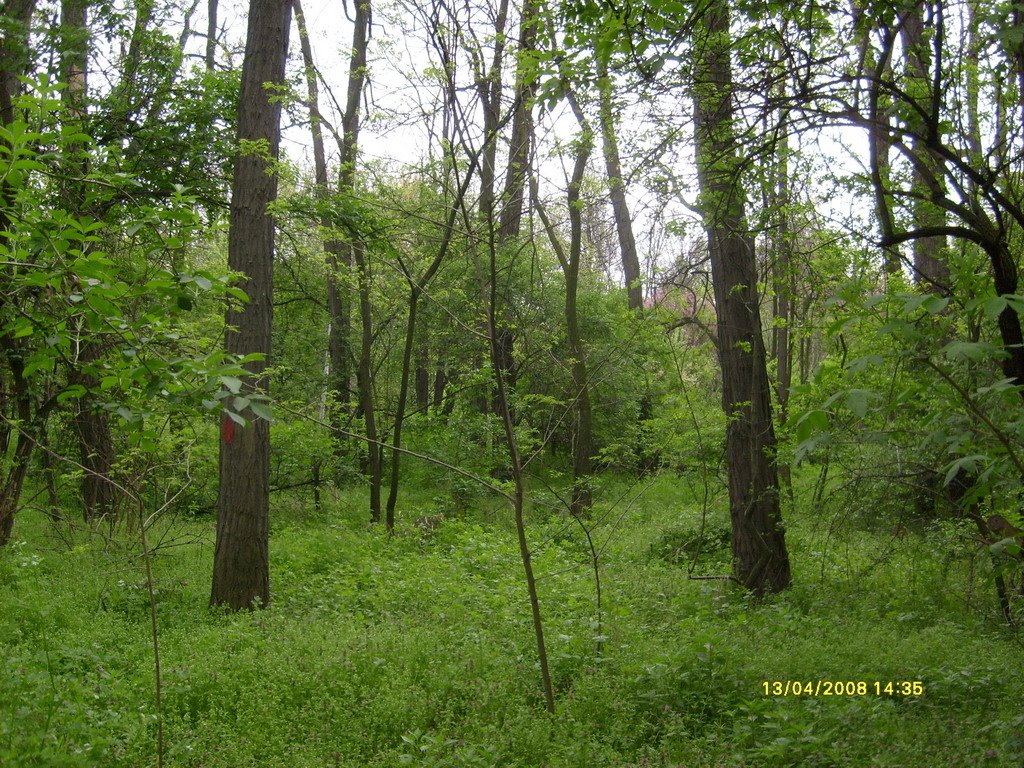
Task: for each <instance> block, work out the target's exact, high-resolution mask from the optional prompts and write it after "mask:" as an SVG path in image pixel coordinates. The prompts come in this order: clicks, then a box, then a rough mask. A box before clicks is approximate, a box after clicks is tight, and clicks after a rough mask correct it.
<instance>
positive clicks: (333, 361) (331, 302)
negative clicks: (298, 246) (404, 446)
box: [293, 0, 352, 450]
mask: <svg viewBox="0 0 1024 768" xmlns="http://www.w3.org/2000/svg"><path fill="white" fill-rule="evenodd" d="M293 2H294V3H295V22H296V25H297V26H298V31H299V43H300V48H301V50H302V62H303V67H304V68H305V70H306V94H307V98H308V100H309V104H308V106H309V130H310V136H311V138H312V142H313V173H314V195H315V197H316V199H317V200H318V201H321V202H322V201H325V200H326V199H327V198H328V197H329V196H330V187H329V185H328V181H327V152H326V150H325V148H324V135H323V127H322V119H321V117H320V107H319V88H318V87H317V74H316V62H314V60H313V48H312V46H311V45H310V42H309V32H308V30H307V28H306V17H305V15H304V13H303V11H302V5H301V3H300V2H299V0H293ZM342 173H344V170H343V171H342ZM333 224H334V222H332V221H331V218H330V216H328V215H327V214H326V213H324V214H323V215H322V216H321V218H320V225H321V226H322V227H323V228H324V230H325V231H326V232H330V231H331V228H332V226H333ZM324 253H325V254H326V257H327V314H328V317H329V318H330V322H329V324H328V331H327V360H328V365H327V390H328V397H329V399H330V400H331V402H332V405H333V407H331V408H329V409H328V413H327V418H328V421H329V423H330V424H331V426H332V427H335V429H340V428H341V427H343V426H344V423H343V419H344V417H345V414H346V412H347V411H348V409H349V403H350V400H351V392H350V390H349V386H350V383H349V380H350V379H351V378H352V366H351V364H350V358H351V354H352V353H351V350H350V348H349V346H350V344H349V330H350V329H351V326H352V306H351V301H350V300H349V297H348V296H347V295H346V292H345V290H344V286H343V281H342V280H339V273H340V272H341V271H342V270H344V271H345V272H348V271H349V270H351V268H352V264H351V259H350V258H349V255H350V253H351V251H350V250H349V249H347V248H346V247H345V246H344V244H343V243H341V242H340V241H339V240H338V239H337V238H336V237H335V236H333V235H328V236H326V237H325V239H324ZM335 434H340V432H335ZM336 447H337V448H338V449H339V450H340V448H341V441H340V440H339V441H337V442H336Z"/></svg>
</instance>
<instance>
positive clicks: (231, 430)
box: [220, 413, 235, 444]
mask: <svg viewBox="0 0 1024 768" xmlns="http://www.w3.org/2000/svg"><path fill="white" fill-rule="evenodd" d="M220 436H221V437H222V438H223V439H224V442H225V443H229V444H230V443H233V442H235V422H234V421H233V420H232V419H231V417H230V416H228V415H227V414H226V413H225V414H224V415H223V416H222V417H221V421H220Z"/></svg>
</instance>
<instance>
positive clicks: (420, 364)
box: [416, 319, 430, 412]
mask: <svg viewBox="0 0 1024 768" xmlns="http://www.w3.org/2000/svg"><path fill="white" fill-rule="evenodd" d="M417 336H418V338H417V342H416V408H417V409H418V410H420V411H423V412H426V410H427V408H429V407H430V369H429V366H430V353H429V350H428V349H427V335H426V331H425V328H424V323H423V320H422V319H421V320H420V330H419V333H418V334H417Z"/></svg>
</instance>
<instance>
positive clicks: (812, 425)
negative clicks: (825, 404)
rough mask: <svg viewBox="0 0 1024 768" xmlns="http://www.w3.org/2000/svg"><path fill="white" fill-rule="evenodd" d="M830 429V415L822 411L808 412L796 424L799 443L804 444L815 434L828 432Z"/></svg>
mask: <svg viewBox="0 0 1024 768" xmlns="http://www.w3.org/2000/svg"><path fill="white" fill-rule="evenodd" d="M828 427H829V420H828V413H826V412H825V411H821V410H812V411H807V413H805V414H803V415H802V416H801V417H800V419H799V420H798V421H797V423H796V439H797V442H801V443H802V442H804V441H805V440H807V439H808V438H809V437H810V436H811V435H813V434H814V433H815V432H827V431H828Z"/></svg>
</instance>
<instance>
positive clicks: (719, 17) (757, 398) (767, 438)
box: [693, 0, 791, 595]
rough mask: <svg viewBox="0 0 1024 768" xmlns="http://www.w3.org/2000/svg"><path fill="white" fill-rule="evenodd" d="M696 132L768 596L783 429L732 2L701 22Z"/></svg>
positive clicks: (732, 392)
mask: <svg viewBox="0 0 1024 768" xmlns="http://www.w3.org/2000/svg"><path fill="white" fill-rule="evenodd" d="M695 34H696V39H695V41H694V43H695V49H696V50H697V60H696V61H695V70H696V73H695V83H694V86H693V88H694V93H693V102H694V138H695V142H696V165H697V179H698V184H699V189H700V199H699V208H700V211H701V215H702V218H703V219H704V225H705V229H706V231H707V238H708V247H709V250H710V254H711V274H712V282H713V284H714V292H715V304H716V308H717V311H718V340H719V344H718V348H719V357H720V361H721V366H722V407H723V409H724V411H725V415H726V419H727V422H728V426H727V428H726V448H727V454H728V456H727V460H728V463H729V466H728V473H729V509H730V515H731V518H732V551H733V572H734V576H735V577H736V579H737V581H739V582H740V583H741V584H742V585H743V586H745V587H746V588H747V589H749V590H750V591H751V592H753V593H754V594H755V595H762V594H764V593H766V592H776V591H779V590H782V589H786V588H787V587H789V585H790V581H791V576H790V568H789V557H788V554H787V552H786V543H785V534H784V532H783V528H782V516H781V513H780V511H779V482H778V473H777V471H776V466H775V430H774V424H773V420H772V407H771V395H770V385H769V381H768V372H767V366H766V362H765V349H764V340H763V338H762V336H761V320H760V305H759V301H758V294H757V264H756V260H755V254H754V237H753V235H752V234H751V232H750V231H749V228H748V226H747V221H746V211H745V202H744V196H743V190H742V187H741V184H740V174H741V168H742V164H741V161H740V158H739V157H738V155H737V149H736V139H735V133H734V128H733V120H734V114H733V100H732V71H731V63H730V43H731V37H730V31H729V5H728V2H727V0H712V2H711V3H710V5H709V6H708V7H707V10H706V12H705V13H704V14H702V15H701V17H700V20H699V22H698V24H697V29H696V33H695Z"/></svg>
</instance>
